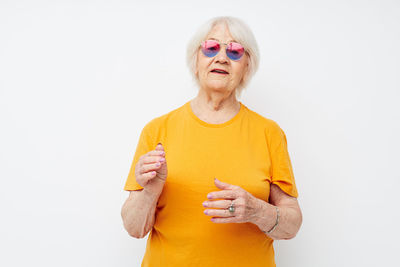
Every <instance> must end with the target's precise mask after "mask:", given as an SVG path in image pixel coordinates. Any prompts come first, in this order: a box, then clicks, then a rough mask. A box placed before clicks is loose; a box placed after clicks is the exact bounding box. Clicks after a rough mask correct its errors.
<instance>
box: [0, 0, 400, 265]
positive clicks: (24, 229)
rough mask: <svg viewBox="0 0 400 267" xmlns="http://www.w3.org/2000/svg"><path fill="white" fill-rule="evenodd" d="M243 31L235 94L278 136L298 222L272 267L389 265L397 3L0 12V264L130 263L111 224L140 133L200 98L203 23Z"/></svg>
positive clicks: (399, 37) (394, 229)
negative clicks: (252, 55)
mask: <svg viewBox="0 0 400 267" xmlns="http://www.w3.org/2000/svg"><path fill="white" fill-rule="evenodd" d="M219 15H232V16H237V17H239V18H241V19H243V20H244V21H245V22H247V24H248V25H249V26H250V28H251V29H252V30H253V32H254V35H255V37H256V39H257V41H258V44H259V47H260V53H261V63H260V68H259V71H258V72H257V74H256V75H255V76H254V79H253V80H252V81H251V84H250V85H249V87H248V88H247V90H246V91H245V92H244V93H243V97H242V98H241V99H239V100H240V101H242V102H243V103H244V104H245V105H247V106H248V107H249V108H250V109H252V110H254V111H256V112H258V113H259V114H261V115H263V116H265V117H267V118H270V119H273V120H275V121H276V122H277V123H278V124H279V125H280V126H281V127H282V129H283V130H284V131H285V133H286V135H287V140H288V149H289V153H290V156H291V159H292V164H293V168H294V172H295V177H296V182H297V186H298V190H299V203H300V205H301V209H302V211H303V225H302V227H301V229H300V232H299V233H298V235H297V236H296V237H295V238H294V239H292V240H286V241H275V243H274V244H275V249H276V261H277V266H286V267H289V266H306V267H309V266H315V267H321V266H332V267H333V266H335V267H336V266H393V265H395V264H396V263H398V255H397V253H398V248H399V246H398V239H399V238H400V231H399V223H400V215H399V208H398V204H399V200H398V196H397V195H398V192H399V184H400V183H399V179H400V174H399V167H398V166H399V165H398V164H399V149H400V147H399V144H400V142H399V139H398V137H399V136H400V129H399V128H400V127H399V121H400V110H399V107H398V106H399V100H400V99H399V90H400V75H399V74H400V50H399V47H400V2H399V1H382V0H380V1H378V0H376V1H347V0H346V1H344V0H341V1H294V0H293V1H249V0H246V1H182V2H178V1H159V2H155V1H149V2H147V3H146V4H145V3H142V2H134V1H111V0H110V1H1V2H0V125H1V126H0V127H1V131H0V160H1V168H0V179H1V180H0V181H1V184H0V211H1V213H0V214H1V215H0V216H1V220H0V236H1V238H0V246H1V247H0V249H1V256H0V265H1V266H96V267H100V266H140V263H141V260H142V257H143V255H144V251H145V245H146V239H147V237H146V238H144V239H139V240H138V239H134V238H132V237H130V236H129V235H128V233H127V232H126V231H125V230H124V228H123V225H122V219H121V215H120V211H121V207H122V204H123V202H124V201H125V199H126V198H127V196H128V192H126V191H123V186H124V183H125V181H126V177H127V174H128V171H129V168H130V164H131V162H132V159H133V154H134V151H135V148H136V144H137V141H138V138H139V133H140V130H141V129H142V127H143V126H144V125H145V123H147V122H148V121H150V120H151V119H152V118H154V117H157V116H160V115H163V114H165V113H167V112H169V111H171V110H172V109H175V108H177V107H180V106H181V105H183V104H184V103H185V102H186V101H188V100H190V99H192V98H193V97H195V96H196V94H197V89H196V88H195V87H194V85H193V84H192V82H191V78H190V76H189V72H188V69H187V67H186V65H185V55H186V54H185V52H186V44H187V42H188V40H189V39H190V37H191V36H192V34H193V33H194V31H195V30H196V29H197V27H198V26H200V25H201V24H202V23H203V22H205V21H206V20H207V19H209V18H211V17H214V16H219Z"/></svg>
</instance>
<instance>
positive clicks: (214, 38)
mask: <svg viewBox="0 0 400 267" xmlns="http://www.w3.org/2000/svg"><path fill="white" fill-rule="evenodd" d="M208 39H211V40H215V41H218V42H219V40H218V39H215V38H212V37H211V38H208ZM229 42H236V43H237V42H238V41H236V40H229V41H228V43H229Z"/></svg>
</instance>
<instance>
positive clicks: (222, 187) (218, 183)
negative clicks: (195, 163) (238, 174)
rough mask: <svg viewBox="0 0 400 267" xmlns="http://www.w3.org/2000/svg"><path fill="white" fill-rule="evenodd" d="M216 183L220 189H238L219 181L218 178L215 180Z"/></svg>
mask: <svg viewBox="0 0 400 267" xmlns="http://www.w3.org/2000/svg"><path fill="white" fill-rule="evenodd" d="M214 183H215V185H216V186H217V187H218V188H220V189H231V190H232V189H236V187H237V186H236V185H233V184H228V183H225V182H222V181H220V180H218V179H217V178H214Z"/></svg>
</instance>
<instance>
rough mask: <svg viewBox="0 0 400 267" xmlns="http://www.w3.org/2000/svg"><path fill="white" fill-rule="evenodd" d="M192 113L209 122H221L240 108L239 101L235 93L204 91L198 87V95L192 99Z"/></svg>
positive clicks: (228, 118)
mask: <svg viewBox="0 0 400 267" xmlns="http://www.w3.org/2000/svg"><path fill="white" fill-rule="evenodd" d="M191 107H192V110H193V113H194V114H195V115H196V116H197V117H199V118H200V119H202V120H203V121H206V122H209V123H223V122H225V121H228V120H230V119H231V118H233V117H234V116H235V115H236V114H237V113H238V112H239V110H240V103H239V101H238V100H237V99H236V96H235V93H234V91H233V92H229V94H224V93H221V92H206V91H205V90H202V89H200V90H199V93H198V95H197V96H196V97H195V98H194V99H192V101H191Z"/></svg>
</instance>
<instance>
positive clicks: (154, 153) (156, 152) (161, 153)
mask: <svg viewBox="0 0 400 267" xmlns="http://www.w3.org/2000/svg"><path fill="white" fill-rule="evenodd" d="M145 155H147V156H165V151H164V150H156V149H155V150H151V151H149V152H147V153H146V154H145Z"/></svg>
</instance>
